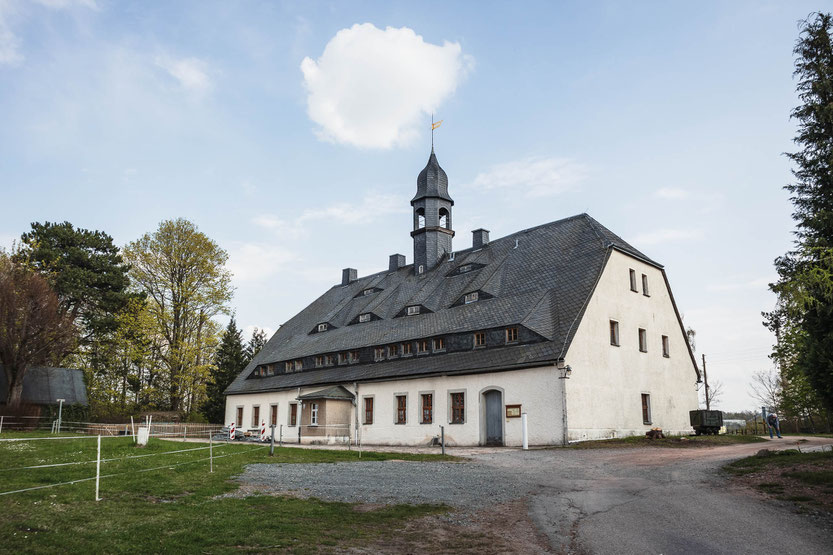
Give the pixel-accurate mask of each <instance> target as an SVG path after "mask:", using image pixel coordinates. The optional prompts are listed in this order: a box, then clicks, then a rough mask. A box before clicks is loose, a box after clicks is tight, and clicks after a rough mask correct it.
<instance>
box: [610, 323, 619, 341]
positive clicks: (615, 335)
mask: <svg viewBox="0 0 833 555" xmlns="http://www.w3.org/2000/svg"><path fill="white" fill-rule="evenodd" d="M610 344H611V345H616V346H617V347H618V346H619V322H617V321H616V320H611V321H610Z"/></svg>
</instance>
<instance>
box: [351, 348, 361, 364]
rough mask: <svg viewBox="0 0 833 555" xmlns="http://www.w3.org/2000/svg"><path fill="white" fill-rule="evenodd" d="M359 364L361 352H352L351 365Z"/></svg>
mask: <svg viewBox="0 0 833 555" xmlns="http://www.w3.org/2000/svg"><path fill="white" fill-rule="evenodd" d="M357 362H359V352H358V351H350V364H356V363H357Z"/></svg>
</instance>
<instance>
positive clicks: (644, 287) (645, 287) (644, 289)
mask: <svg viewBox="0 0 833 555" xmlns="http://www.w3.org/2000/svg"><path fill="white" fill-rule="evenodd" d="M642 294H643V295H645V296H646V297H650V296H651V295H649V294H648V276H646V275H645V274H642Z"/></svg>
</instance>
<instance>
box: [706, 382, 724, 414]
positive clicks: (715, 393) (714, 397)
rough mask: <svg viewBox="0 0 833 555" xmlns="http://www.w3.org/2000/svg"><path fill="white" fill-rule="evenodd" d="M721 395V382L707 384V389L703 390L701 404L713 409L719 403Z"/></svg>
mask: <svg viewBox="0 0 833 555" xmlns="http://www.w3.org/2000/svg"><path fill="white" fill-rule="evenodd" d="M707 395H708V403H707V402H706V396H707ZM722 395H723V382H721V381H720V380H715V381H714V382H713V383H710V384H709V388H708V389H706V388H705V387H704V388H703V404H704V405H706V406H710V407H712V409H714V407H715V406H717V404H718V403H720V397H721V396H722Z"/></svg>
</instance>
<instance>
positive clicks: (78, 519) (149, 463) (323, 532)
mask: <svg viewBox="0 0 833 555" xmlns="http://www.w3.org/2000/svg"><path fill="white" fill-rule="evenodd" d="M33 435H39V434H26V437H32V436H33ZM43 435H48V434H43ZM0 437H2V438H13V437H23V435H22V434H14V433H3V434H2V436H0ZM200 447H206V445H204V444H195V443H183V442H176V441H166V440H160V439H156V438H151V440H150V443H149V445H148V446H147V447H144V448H140V447H136V446H134V445H133V443H132V440H131V438H129V437H127V438H102V441H101V451H102V454H101V456H102V459H119V460H114V461H107V462H102V464H101V474H102V476H108V475H114V476H111V477H105V478H102V479H101V483H100V488H101V489H100V491H101V493H100V495H101V497H102V500H101V501H98V502H96V501H95V500H94V498H95V481H94V480H87V481H83V482H79V483H75V484H70V485H62V486H57V487H50V488H45V489H39V490H34V491H27V492H22V493H13V494H9V495H0V515H2V519H0V537H2V538H3V542H2V543H0V552H10V553H23V552H26V553H31V552H73V553H78V552H102V551H104V552H110V553H138V552H142V553H145V552H163V553H179V552H211V553H222V552H229V551H241V550H243V551H257V552H262V551H275V550H285V549H292V550H293V551H297V552H302V553H303V552H311V551H317V550H318V549H321V548H324V549H326V548H327V547H329V546H337V545H357V544H361V543H363V542H365V541H372V540H374V539H377V538H379V537H380V536H383V535H384V534H390V533H392V530H394V529H395V528H396V527H397V526H398V525H401V524H402V523H403V522H404V521H405V520H406V519H408V518H411V517H416V516H423V515H427V514H432V513H437V512H442V511H443V510H445V509H444V508H443V507H438V506H425V505H421V506H412V505H397V506H391V507H385V508H380V509H376V510H372V511H356V510H354V509H353V506H352V505H350V504H346V503H327V502H322V501H317V500H300V499H293V498H287V497H273V496H265V495H264V496H253V497H247V498H244V499H237V498H224V497H219V496H221V495H222V494H224V493H227V492H230V491H233V490H235V489H236V488H237V483H236V482H234V481H233V480H231V478H233V477H234V476H236V475H239V474H241V473H242V472H243V468H244V466H245V465H246V464H249V463H257V462H259V463H305V462H346V461H358V460H359V458H358V453H357V452H356V451H352V452H351V451H346V450H345V451H332V450H312V449H294V448H288V447H284V448H277V447H276V448H275V456H274V457H269V450H268V447H261V446H254V445H250V444H240V443H235V444H231V445H226V444H219V445H218V444H215V446H214V457H215V459H214V473H209V462H208V460H207V459H208V456H209V451H208V449H202V450H193V451H186V452H182V453H171V451H178V450H182V449H197V448H200ZM166 453H167V454H166ZM137 455H152V456H141V457H136V456H137ZM125 457H136V458H125ZM95 458H96V440H95V439H94V438H92V439H86V438H84V439H70V440H56V441H48V440H37V441H21V442H5V441H3V442H0V493H2V492H6V491H12V490H17V489H24V488H28V487H36V486H42V485H48V484H52V483H56V482H68V481H71V480H83V479H87V478H90V477H94V476H95V462H92V463H90V462H88V461H95ZM388 459H400V460H401V459H405V460H429V461H430V460H455V459H454V458H453V457H442V456H441V455H409V454H403V453H374V452H367V451H365V452H363V453H362V458H361V460H364V461H378V460H388ZM67 462H72V463H80V464H72V465H66V466H60V467H51V468H29V469H25V470H24V469H21V467H27V466H34V465H44V464H54V463H67Z"/></svg>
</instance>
